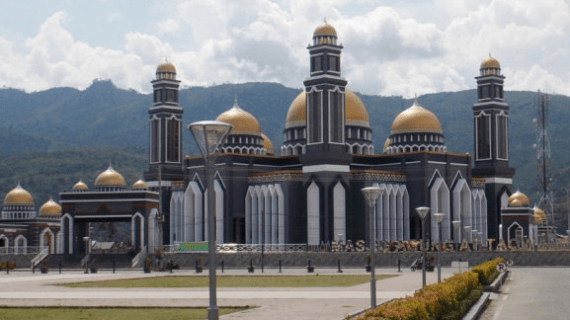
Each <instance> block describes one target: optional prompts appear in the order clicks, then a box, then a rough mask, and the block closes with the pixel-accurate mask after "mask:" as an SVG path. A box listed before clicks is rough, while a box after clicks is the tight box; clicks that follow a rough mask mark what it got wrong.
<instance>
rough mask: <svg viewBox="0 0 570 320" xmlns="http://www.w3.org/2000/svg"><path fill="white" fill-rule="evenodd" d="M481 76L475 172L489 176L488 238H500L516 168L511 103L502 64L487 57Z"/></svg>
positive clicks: (476, 113)
mask: <svg viewBox="0 0 570 320" xmlns="http://www.w3.org/2000/svg"><path fill="white" fill-rule="evenodd" d="M475 79H477V103H475V104H474V105H473V117H474V118H473V119H474V147H475V150H474V151H475V154H474V157H473V158H474V168H473V175H474V176H477V177H482V178H485V195H486V197H487V217H488V221H487V225H488V228H489V230H488V232H489V233H488V237H489V238H495V239H498V237H499V230H498V226H499V224H500V223H501V213H500V212H501V208H503V207H506V206H507V201H508V197H509V195H510V194H511V193H512V192H511V185H512V178H513V176H514V174H515V170H514V169H512V168H510V167H509V129H508V120H509V105H508V104H507V103H506V102H505V96H504V90H503V83H504V81H505V77H504V76H503V75H502V74H501V65H500V64H499V61H497V59H495V58H493V57H491V55H489V57H487V59H485V60H483V62H481V66H480V75H479V76H478V77H476V78H475Z"/></svg>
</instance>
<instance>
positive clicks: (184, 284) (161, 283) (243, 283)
mask: <svg viewBox="0 0 570 320" xmlns="http://www.w3.org/2000/svg"><path fill="white" fill-rule="evenodd" d="M393 276H394V275H382V274H380V275H376V280H382V279H386V278H389V277H393ZM369 281H370V276H369V275H318V274H316V275H300V276H218V277H217V279H216V282H217V287H233V288H236V287H265V288H271V287H289V288H290V287H350V286H354V285H357V284H362V283H366V282H369ZM60 285H62V286H66V287H72V288H90V287H104V288H196V287H204V288H205V287H208V276H163V277H151V278H137V279H124V280H108V281H97V282H76V283H62V284H60Z"/></svg>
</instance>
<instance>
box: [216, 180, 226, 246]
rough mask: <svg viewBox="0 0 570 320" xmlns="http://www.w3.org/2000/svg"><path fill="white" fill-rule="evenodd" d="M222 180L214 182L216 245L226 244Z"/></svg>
mask: <svg viewBox="0 0 570 320" xmlns="http://www.w3.org/2000/svg"><path fill="white" fill-rule="evenodd" d="M220 181H221V180H219V179H215V180H214V193H215V195H214V196H215V202H216V203H215V205H216V207H215V210H216V228H215V229H216V243H224V188H223V187H222V183H221V182H220Z"/></svg>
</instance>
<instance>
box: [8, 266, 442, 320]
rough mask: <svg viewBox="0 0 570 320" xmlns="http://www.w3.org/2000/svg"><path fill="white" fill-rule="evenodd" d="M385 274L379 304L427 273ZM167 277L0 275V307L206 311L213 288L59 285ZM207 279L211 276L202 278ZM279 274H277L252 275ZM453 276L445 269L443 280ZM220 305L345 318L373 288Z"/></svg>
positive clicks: (251, 313) (254, 293)
mask: <svg viewBox="0 0 570 320" xmlns="http://www.w3.org/2000/svg"><path fill="white" fill-rule="evenodd" d="M343 271H344V272H343V273H342V274H367V275H369V274H368V273H366V272H364V269H363V268H358V269H344V270H343ZM402 271H403V272H402V273H398V272H397V270H395V269H393V268H391V269H381V268H378V269H377V270H376V274H394V275H397V277H393V278H389V279H384V280H380V281H377V284H376V287H377V293H376V295H377V300H378V301H377V303H378V304H380V303H382V302H384V301H387V300H390V299H394V298H399V297H404V296H406V295H411V294H413V292H414V291H415V290H417V289H419V288H420V287H421V284H422V274H421V271H420V272H411V271H410V270H409V269H403V270H402ZM174 274H175V275H196V274H195V273H194V272H193V271H189V270H183V271H175V273H174ZM230 274H231V275H237V274H243V275H246V274H248V273H247V271H246V270H227V269H226V270H225V272H224V273H223V274H222V273H221V272H219V271H218V275H230ZM282 274H283V275H301V274H303V275H306V274H307V272H306V269H304V268H302V269H301V268H299V269H284V270H283V273H282ZM317 274H321V275H322V274H331V275H333V274H339V273H337V269H318V268H317V269H315V273H314V274H312V275H314V276H317ZM164 275H167V273H158V272H155V273H151V274H144V273H142V272H140V271H138V272H134V271H120V272H117V273H116V274H113V273H111V272H104V271H103V272H101V271H100V272H99V273H97V274H83V272H80V271H72V272H69V271H68V272H64V273H63V274H61V275H60V274H57V273H48V274H40V273H36V274H32V273H30V272H29V271H28V272H12V273H10V274H9V275H6V274H0V305H8V306H204V307H205V306H207V305H208V301H209V300H208V298H209V292H208V288H173V289H171V288H133V289H127V288H67V287H62V286H56V285H55V284H57V283H64V282H79V281H101V280H114V279H126V278H140V277H156V276H164ZM202 275H203V276H207V272H205V273H203V274H202ZM260 275H280V274H279V273H278V272H277V270H275V269H266V270H265V273H263V274H262V273H260V272H256V273H255V274H252V275H251V276H260ZM427 275H428V276H427V281H428V283H433V282H436V281H437V273H436V272H428V274H427ZM450 275H452V272H451V269H450V268H442V276H443V277H448V276H450ZM217 298H218V299H217V303H218V306H245V305H249V306H257V308H254V309H250V310H247V311H243V312H239V313H234V314H230V315H226V316H223V319H227V320H230V319H252V320H257V319H264V320H265V319H327V320H328V319H342V318H343V317H344V316H345V315H346V314H352V313H355V312H358V311H360V310H363V309H365V308H368V307H369V306H370V283H364V284H361V285H356V286H352V287H333V288H218V289H217Z"/></svg>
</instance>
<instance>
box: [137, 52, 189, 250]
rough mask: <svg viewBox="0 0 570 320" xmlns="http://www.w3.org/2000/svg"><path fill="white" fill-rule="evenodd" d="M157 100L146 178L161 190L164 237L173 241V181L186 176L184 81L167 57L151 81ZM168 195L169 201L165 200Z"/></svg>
mask: <svg viewBox="0 0 570 320" xmlns="http://www.w3.org/2000/svg"><path fill="white" fill-rule="evenodd" d="M151 83H152V87H153V103H152V106H151V107H150V109H149V110H148V114H149V168H148V171H147V172H145V174H144V176H145V180H146V181H147V184H148V187H149V189H151V190H154V191H159V192H160V198H159V207H160V208H159V216H158V217H157V218H158V220H159V221H161V222H162V241H163V243H164V244H168V243H170V237H169V236H170V201H168V199H170V197H171V195H172V181H176V180H183V179H184V176H183V172H182V113H183V112H184V111H183V110H182V108H180V106H179V104H178V92H179V86H180V81H178V80H176V67H175V66H174V64H173V63H172V62H170V61H166V60H165V61H164V62H162V63H160V64H159V65H158V67H157V68H156V79H154V80H152V81H151ZM165 199H166V201H165Z"/></svg>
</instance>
